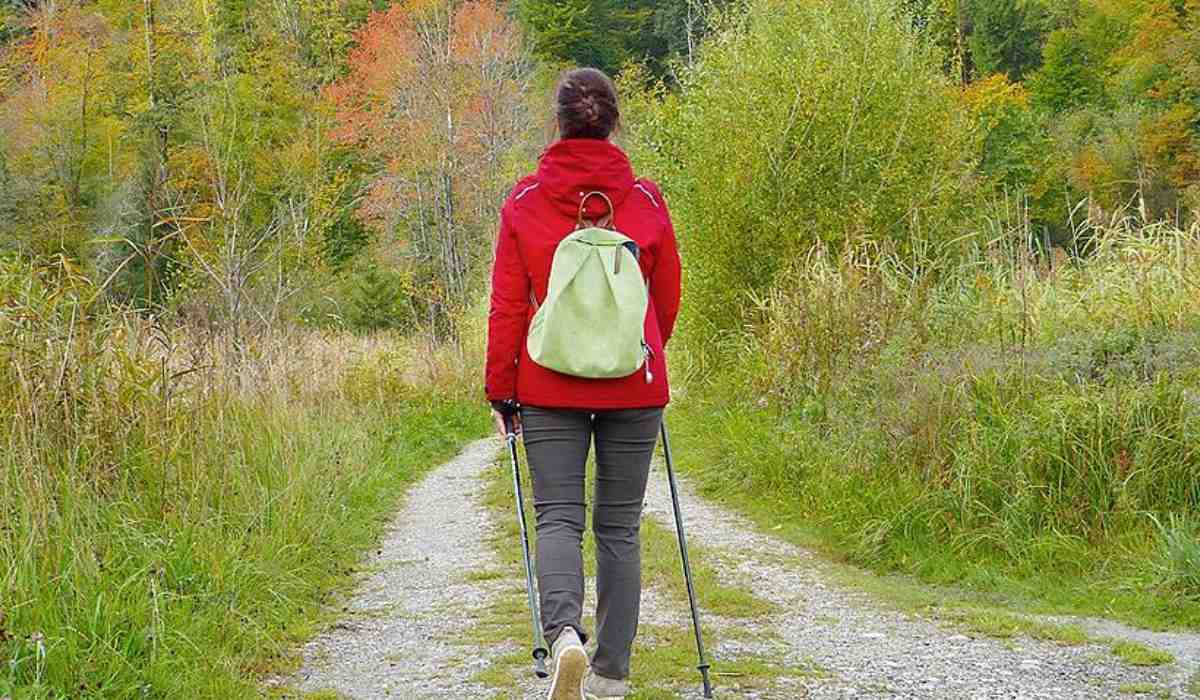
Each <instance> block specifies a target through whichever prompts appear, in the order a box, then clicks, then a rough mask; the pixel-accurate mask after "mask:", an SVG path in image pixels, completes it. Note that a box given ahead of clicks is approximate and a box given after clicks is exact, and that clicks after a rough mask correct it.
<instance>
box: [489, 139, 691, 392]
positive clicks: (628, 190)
mask: <svg viewBox="0 0 1200 700" xmlns="http://www.w3.org/2000/svg"><path fill="white" fill-rule="evenodd" d="M593 191H600V192H603V193H604V194H606V195H608V198H609V199H610V200H612V203H613V207H614V208H615V209H616V212H615V215H614V217H613V228H615V229H616V230H618V231H620V232H621V233H623V234H625V235H626V236H629V237H630V238H632V239H633V240H634V241H635V242H636V243H637V244H638V247H639V248H640V250H641V256H640V263H641V268H642V275H643V276H644V277H645V278H646V279H647V280H648V281H649V283H650V310H649V312H648V313H647V314H646V342H647V343H648V344H649V345H650V348H651V350H653V352H654V357H653V359H652V360H651V364H650V369H651V371H652V372H653V375H654V379H653V382H652V383H650V384H647V383H646V378H645V374H644V373H643V372H636V373H635V374H633V375H632V376H629V377H623V378H620V379H582V378H579V377H570V376H567V375H565V374H559V373H558V372H555V371H553V370H549V369H546V368H545V367H541V366H540V365H538V364H536V363H535V362H534V361H533V360H531V359H530V358H529V351H528V350H527V349H526V347H525V336H526V333H527V331H528V328H529V322H530V321H531V320H532V319H533V314H534V310H535V309H534V306H533V304H532V303H531V302H530V299H529V292H530V289H532V290H533V293H534V294H535V295H536V297H537V299H538V301H543V300H545V298H546V288H547V286H548V284H549V281H550V263H551V261H552V260H553V258H554V251H555V249H556V248H557V247H558V244H559V242H560V241H562V239H563V238H565V237H566V236H568V235H569V234H570V233H571V232H572V231H574V230H575V222H576V217H577V216H578V213H579V202H580V200H581V199H582V198H583V197H582V195H584V194H586V193H588V192H593ZM606 209H607V205H606V204H604V201H603V199H601V198H600V197H591V198H590V199H589V200H588V204H587V212H586V215H585V216H586V217H587V218H588V219H591V220H597V219H600V218H602V217H603V216H604V215H605V214H606V213H607V211H606ZM679 279H680V272H679V251H678V249H677V248H676V245H675V230H674V228H673V227H672V226H671V217H670V215H669V214H668V213H667V205H666V202H664V201H663V198H662V194H661V193H660V192H659V190H658V187H657V186H656V185H655V184H654V183H653V182H650V181H649V180H638V179H635V178H634V176H633V170H632V168H631V167H630V165H629V158H628V157H626V155H625V153H624V152H622V151H621V149H620V148H618V147H617V146H615V145H613V144H612V143H610V142H608V141H600V140H595V139H564V140H562V141H559V142H557V143H555V144H553V145H551V146H550V147H549V148H548V149H546V152H545V153H543V154H542V157H541V160H540V162H539V163H538V170H537V172H536V173H535V174H533V175H530V176H528V177H526V178H524V179H522V180H521V181H520V182H518V183H517V186H516V187H515V188H514V189H513V191H512V194H510V195H509V196H508V199H507V200H506V201H505V203H504V208H503V209H502V210H501V212H500V236H499V240H498V241H497V245H496V262H495V267H494V268H493V270H492V305H491V312H490V313H489V315H488V347H487V376H486V380H485V382H486V383H485V389H486V392H487V398H488V400H490V401H503V400H506V399H516V400H517V401H520V402H521V403H522V404H524V405H526V406H542V407H546V408H578V409H593V410H607V409H621V408H651V407H658V406H665V405H667V401H668V400H669V399H670V390H669V389H668V386H667V366H666V356H665V355H664V353H663V348H664V347H665V345H666V342H667V340H668V339H670V337H671V331H672V330H673V329H674V327H675V316H676V314H677V313H678V311H679Z"/></svg>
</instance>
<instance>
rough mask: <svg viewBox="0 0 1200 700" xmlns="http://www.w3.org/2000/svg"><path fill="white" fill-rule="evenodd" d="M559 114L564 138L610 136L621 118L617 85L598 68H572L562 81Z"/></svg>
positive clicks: (559, 91) (556, 111) (558, 97)
mask: <svg viewBox="0 0 1200 700" xmlns="http://www.w3.org/2000/svg"><path fill="white" fill-rule="evenodd" d="M555 114H556V116H557V117H558V126H559V130H560V131H561V133H562V136H563V138H594V139H606V138H608V137H609V136H610V135H611V134H612V132H613V131H614V130H616V128H617V124H618V123H619V121H620V110H619V109H618V107H617V90H616V87H615V86H614V85H613V82H612V80H611V79H610V78H609V77H608V76H607V75H605V74H604V73H603V72H601V71H599V70H596V69H595V68H577V69H575V70H572V71H568V72H567V73H566V74H565V75H563V77H562V80H560V81H559V84H558V91H557V94H556V96H555Z"/></svg>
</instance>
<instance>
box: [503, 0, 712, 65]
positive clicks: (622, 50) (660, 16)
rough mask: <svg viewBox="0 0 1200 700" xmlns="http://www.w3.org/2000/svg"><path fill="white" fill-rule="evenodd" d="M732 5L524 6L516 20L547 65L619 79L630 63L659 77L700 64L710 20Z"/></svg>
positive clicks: (636, 1) (534, 1)
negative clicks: (675, 67)
mask: <svg viewBox="0 0 1200 700" xmlns="http://www.w3.org/2000/svg"><path fill="white" fill-rule="evenodd" d="M730 2H731V0H632V1H628V0H518V2H517V3H516V16H517V18H518V20H519V21H520V22H521V24H522V25H524V27H525V29H526V31H527V32H528V33H529V35H530V37H531V39H532V41H533V45H534V48H535V50H536V51H537V53H538V54H539V55H540V56H541V57H542V58H543V59H544V60H546V61H548V62H550V63H553V64H561V65H571V66H576V65H579V66H593V67H596V68H600V69H601V70H604V71H606V72H608V73H609V74H610V75H616V74H617V73H619V72H620V71H621V70H623V69H624V68H625V66H626V65H627V64H629V63H630V62H633V63H638V64H645V65H647V66H649V67H650V69H651V73H652V74H654V75H657V76H659V77H661V76H664V75H666V74H667V73H668V72H669V70H670V64H671V61H672V60H673V59H674V58H677V57H682V58H684V59H686V60H688V61H691V60H692V59H693V58H694V54H695V51H696V49H697V48H698V46H699V42H700V39H701V37H702V36H703V35H704V34H705V33H706V31H707V29H708V24H709V17H710V16H711V14H712V13H713V12H714V11H717V10H719V9H721V8H723V7H726V6H728V5H729V4H730Z"/></svg>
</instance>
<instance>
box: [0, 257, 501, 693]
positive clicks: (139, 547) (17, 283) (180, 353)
mask: <svg viewBox="0 0 1200 700" xmlns="http://www.w3.org/2000/svg"><path fill="white" fill-rule="evenodd" d="M0 298H2V299H3V300H4V305H3V306H2V307H0V396H2V397H3V398H2V399H0V425H2V426H3V431H2V433H0V435H2V440H3V449H2V450H0V514H3V517H2V518H0V561H3V562H4V563H5V565H4V566H3V568H2V569H0V657H2V658H3V659H4V660H5V662H4V664H3V666H2V667H0V696H3V697H11V698H13V699H14V700H33V699H36V698H66V697H70V698H106V699H107V698H142V697H210V698H251V697H259V692H260V691H259V687H258V683H259V681H260V679H261V676H262V675H263V674H266V673H268V672H273V671H277V670H281V669H283V668H285V667H286V666H288V664H290V663H291V662H292V661H291V654H292V653H293V652H292V649H293V648H294V646H295V645H296V644H297V642H298V641H301V640H303V639H305V638H306V637H307V636H308V635H310V634H311V633H312V632H313V631H314V630H315V629H316V625H318V624H319V621H320V620H321V619H322V607H323V605H324V604H326V603H328V602H329V598H328V596H329V594H330V592H331V591H332V590H334V589H336V588H339V587H341V586H343V585H345V584H347V583H349V582H351V581H352V577H351V574H352V573H353V572H354V570H355V567H356V566H357V565H358V563H359V557H360V555H361V553H362V552H363V550H365V549H366V548H367V547H369V546H370V545H372V544H373V543H374V542H375V540H376V538H377V537H378V536H379V533H380V532H381V530H382V528H383V527H384V525H385V524H386V523H387V520H388V516H389V515H390V514H391V513H392V512H393V510H394V508H395V505H396V501H397V498H398V497H399V495H400V494H401V492H402V490H403V489H404V487H405V486H406V485H407V484H409V483H410V482H412V481H413V480H414V479H416V478H417V477H419V476H420V475H421V474H422V473H424V470H425V469H427V468H429V467H432V466H434V465H436V464H438V463H440V462H441V461H442V460H444V459H445V458H447V457H449V456H451V455H452V454H453V453H454V452H455V451H456V450H457V449H458V448H459V447H460V446H461V445H462V443H463V442H464V441H466V440H467V439H469V438H472V437H475V436H478V435H481V434H483V433H484V431H485V430H486V424H485V421H484V420H483V416H482V415H481V413H480V411H479V410H478V408H477V406H476V405H475V402H473V401H467V400H466V397H465V395H464V394H462V393H456V392H455V388H457V387H462V386H465V384H464V382H462V381H458V379H457V375H456V372H457V370H456V369H455V367H454V364H453V358H451V357H448V356H438V355H434V354H430V353H428V349H427V348H423V347H422V346H420V345H419V344H417V343H415V342H413V343H399V342H395V341H368V340H356V339H354V338H350V337H346V336H325V335H320V334H315V333H295V334H292V335H287V336H282V335H281V336H278V337H262V338H259V339H258V340H259V342H260V343H261V344H260V345H258V346H257V347H255V348H253V349H250V350H248V351H247V352H246V354H244V355H242V356H240V357H238V358H237V359H234V358H233V357H230V356H228V355H227V354H226V350H225V348H224V346H223V344H222V343H220V342H219V341H220V339H219V338H214V339H208V340H207V341H205V340H202V339H199V338H196V337H191V336H186V335H183V334H181V333H178V332H173V331H170V330H167V329H165V328H163V327H161V326H158V325H156V324H155V323H153V322H152V321H149V320H147V319H144V318H142V317H140V316H138V315H136V314H122V313H118V312H116V311H112V310H106V309H104V308H103V307H102V305H101V306H98V305H97V303H96V302H94V301H91V300H93V299H94V298H95V290H94V288H92V287H90V286H89V285H87V284H86V282H83V281H79V280H77V281H74V282H70V281H66V280H61V279H59V280H50V281H46V280H43V279H41V277H40V276H39V275H38V274H36V273H34V272H33V271H31V270H29V269H27V268H24V267H20V266H15V265H6V266H5V267H3V268H2V269H0ZM422 358H423V359H422Z"/></svg>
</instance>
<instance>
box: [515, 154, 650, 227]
mask: <svg viewBox="0 0 1200 700" xmlns="http://www.w3.org/2000/svg"><path fill="white" fill-rule="evenodd" d="M537 179H538V182H539V183H540V184H541V186H542V187H543V188H545V192H546V194H548V195H549V199H550V201H551V202H552V203H553V205H554V207H555V208H556V209H558V210H560V211H561V212H562V213H564V214H566V215H568V216H570V217H571V218H572V219H574V218H575V217H576V216H578V215H579V203H580V201H581V200H582V199H583V197H584V195H586V194H588V193H589V192H603V193H604V194H605V195H606V196H607V197H608V198H609V199H610V200H612V203H613V207H619V206H621V202H623V201H625V197H626V196H627V195H628V194H629V192H630V190H632V189H633V185H634V183H635V179H634V177H633V168H632V166H630V164H629V157H628V156H626V155H625V152H624V151H622V150H621V149H620V147H618V146H616V145H615V144H613V143H612V142H610V141H601V140H599V139H563V140H561V141H557V142H555V143H553V144H551V145H550V147H549V148H547V149H546V150H545V151H544V152H543V153H542V157H541V160H540V161H539V162H538V171H537ZM607 209H608V207H606V206H605V204H604V201H603V200H601V199H600V198H599V197H592V198H591V199H589V200H588V203H587V213H586V216H587V218H589V219H598V218H600V217H602V216H604V215H605V214H607V213H608V212H607Z"/></svg>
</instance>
